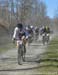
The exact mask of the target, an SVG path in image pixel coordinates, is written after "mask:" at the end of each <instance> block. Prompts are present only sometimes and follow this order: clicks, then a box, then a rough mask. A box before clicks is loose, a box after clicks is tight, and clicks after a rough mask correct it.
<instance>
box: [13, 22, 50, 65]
mask: <svg viewBox="0 0 58 75" xmlns="http://www.w3.org/2000/svg"><path fill="white" fill-rule="evenodd" d="M49 33H50V28H49V27H48V26H42V27H41V28H39V27H38V26H33V25H27V26H25V27H24V25H23V24H22V23H18V24H17V25H16V27H15V29H14V33H13V38H12V41H13V43H15V41H16V44H17V48H18V64H22V60H23V61H25V54H26V43H27V42H28V43H31V42H32V41H33V40H34V38H35V40H37V39H38V37H39V34H40V35H43V34H49ZM43 39H44V36H43Z"/></svg>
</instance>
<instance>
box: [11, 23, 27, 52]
mask: <svg viewBox="0 0 58 75" xmlns="http://www.w3.org/2000/svg"><path fill="white" fill-rule="evenodd" d="M21 39H22V41H23V44H24V53H26V32H25V29H24V27H23V25H22V24H21V23H18V24H17V26H16V27H15V29H14V34H13V38H12V40H13V42H15V40H16V43H17V47H19V42H20V40H21Z"/></svg>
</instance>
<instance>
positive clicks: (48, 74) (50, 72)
mask: <svg viewBox="0 0 58 75" xmlns="http://www.w3.org/2000/svg"><path fill="white" fill-rule="evenodd" d="M41 61H42V62H41ZM38 70H39V74H40V73H41V75H58V36H57V37H55V38H54V39H53V40H52V41H51V42H50V44H49V45H48V47H47V48H46V52H45V53H44V54H43V55H42V58H41V59H40V67H39V69H38Z"/></svg>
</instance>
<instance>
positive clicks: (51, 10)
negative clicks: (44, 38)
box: [43, 0, 58, 18]
mask: <svg viewBox="0 0 58 75" xmlns="http://www.w3.org/2000/svg"><path fill="white" fill-rule="evenodd" d="M43 1H44V2H45V4H46V6H47V15H48V16H49V17H50V18H53V16H54V14H55V10H56V8H57V7H58V0H43Z"/></svg>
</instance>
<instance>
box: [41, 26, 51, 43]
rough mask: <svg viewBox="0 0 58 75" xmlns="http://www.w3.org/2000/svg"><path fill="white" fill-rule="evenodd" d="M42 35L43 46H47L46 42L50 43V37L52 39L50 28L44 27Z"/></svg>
mask: <svg viewBox="0 0 58 75" xmlns="http://www.w3.org/2000/svg"><path fill="white" fill-rule="evenodd" d="M41 35H42V39H43V44H45V42H47V44H48V42H49V37H50V28H49V26H43V28H42V30H41Z"/></svg>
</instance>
